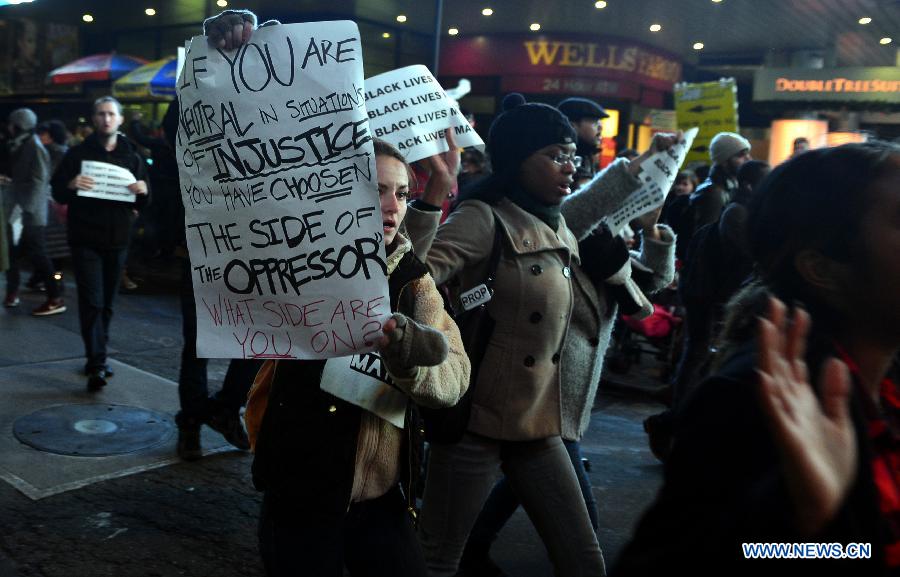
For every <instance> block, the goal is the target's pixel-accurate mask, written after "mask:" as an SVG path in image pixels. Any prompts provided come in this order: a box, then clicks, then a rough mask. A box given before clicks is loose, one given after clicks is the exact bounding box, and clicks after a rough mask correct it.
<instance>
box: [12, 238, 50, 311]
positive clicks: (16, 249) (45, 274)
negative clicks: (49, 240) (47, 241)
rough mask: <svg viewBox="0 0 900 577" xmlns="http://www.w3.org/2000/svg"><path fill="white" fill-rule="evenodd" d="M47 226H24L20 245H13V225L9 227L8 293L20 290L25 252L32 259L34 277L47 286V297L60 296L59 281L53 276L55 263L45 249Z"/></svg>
mask: <svg viewBox="0 0 900 577" xmlns="http://www.w3.org/2000/svg"><path fill="white" fill-rule="evenodd" d="M45 228H46V227H43V226H35V225H32V224H26V225H24V226H23V227H22V237H21V238H20V239H19V244H18V245H13V236H12V227H11V226H10V227H8V228H7V243H8V244H7V246H8V247H9V270H7V271H6V294H10V295H11V294H15V293H17V292H19V284H20V283H21V273H20V271H19V260H20V259H21V258H22V255H23V254H27V255H28V257H29V258H30V259H31V266H32V269H33V271H34V277H35V278H36V279H39V280H40V281H41V282H43V283H44V285H45V286H46V287H47V298H48V299H56V298H59V283H57V282H56V279H55V278H53V272H54V271H53V263H52V262H50V259H49V258H48V257H47V252H46V250H45V249H44V230H45Z"/></svg>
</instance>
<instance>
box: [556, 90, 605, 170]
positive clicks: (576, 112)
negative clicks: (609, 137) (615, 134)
mask: <svg viewBox="0 0 900 577" xmlns="http://www.w3.org/2000/svg"><path fill="white" fill-rule="evenodd" d="M557 108H559V111H560V112H562V113H563V114H565V115H566V118H568V119H569V122H570V123H572V127H573V128H574V129H575V133H576V134H577V135H578V142H577V143H576V152H575V154H577V155H578V156H580V157H581V166H579V167H578V168H577V169H576V171H575V182H576V184H580V183H584V182H586V181H588V180H590V179H591V178H593V177H594V174H595V173H596V172H597V169H598V168H599V167H598V166H597V151H598V150H599V149H600V133H601V124H600V121H601V120H603V119H604V118H607V117H608V116H609V114H607V113H606V111H605V110H603V107H602V106H600V105H599V104H597V103H596V102H594V101H593V100H588V99H587V98H577V97H573V98H566V99H565V100H563V101H562V102H560V103H559V106H558V107H557Z"/></svg>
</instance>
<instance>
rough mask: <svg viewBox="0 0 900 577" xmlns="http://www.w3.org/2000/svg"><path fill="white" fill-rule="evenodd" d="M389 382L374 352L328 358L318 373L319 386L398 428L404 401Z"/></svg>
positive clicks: (402, 419)
mask: <svg viewBox="0 0 900 577" xmlns="http://www.w3.org/2000/svg"><path fill="white" fill-rule="evenodd" d="M391 383H392V381H391V377H390V375H388V372H387V368H386V367H385V366H384V363H383V362H382V361H381V357H380V356H378V354H377V353H363V354H359V355H353V356H352V357H340V358H337V359H329V360H328V362H327V363H325V368H324V369H323V370H322V380H321V382H320V385H319V387H320V388H321V389H322V390H323V391H325V392H326V393H331V394H332V395H334V396H335V397H337V398H339V399H343V400H345V401H347V402H348V403H351V404H353V405H356V406H357V407H362V408H363V409H365V410H367V411H369V412H370V413H374V414H376V415H378V416H379V417H381V418H382V419H384V420H385V421H387V422H389V423H391V424H392V425H394V426H395V427H398V428H400V429H402V428H403V424H404V423H405V421H406V405H407V398H406V395H404V394H403V393H402V392H401V391H400V390H398V389H397V388H395V387H394V386H393V384H391Z"/></svg>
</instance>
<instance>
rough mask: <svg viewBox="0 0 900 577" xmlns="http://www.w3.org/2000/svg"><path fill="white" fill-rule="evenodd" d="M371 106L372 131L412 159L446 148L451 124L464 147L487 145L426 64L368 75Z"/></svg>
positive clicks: (370, 124)
mask: <svg viewBox="0 0 900 577" xmlns="http://www.w3.org/2000/svg"><path fill="white" fill-rule="evenodd" d="M366 106H367V107H368V109H369V126H370V127H371V130H372V135H373V136H375V137H376V138H382V139H384V140H386V141H388V142H390V143H391V144H393V145H394V146H396V147H397V148H398V149H399V150H400V152H401V153H403V156H404V157H405V158H406V160H407V162H415V161H417V160H421V159H423V158H427V157H429V156H434V155H435V154H438V153H441V152H446V151H447V141H446V140H445V138H444V130H445V129H447V128H450V127H453V136H454V137H456V144H457V145H458V146H461V147H467V146H474V147H476V148H478V149H479V150H484V141H482V140H481V137H480V136H478V133H477V132H475V131H474V130H472V127H471V126H469V123H468V121H467V120H466V119H465V117H464V116H463V115H462V114H460V112H459V106H458V105H457V104H456V102H454V101H453V100H452V99H450V98H448V97H447V93H446V92H444V89H443V88H441V85H440V84H438V81H437V80H435V78H434V76H433V75H432V74H431V72H430V71H429V70H428V68H426V67H425V66H422V65H421V64H417V65H415V66H407V67H405V68H398V69H397V70H391V71H390V72H385V73H384V74H379V75H378V76H373V77H372V78H367V79H366Z"/></svg>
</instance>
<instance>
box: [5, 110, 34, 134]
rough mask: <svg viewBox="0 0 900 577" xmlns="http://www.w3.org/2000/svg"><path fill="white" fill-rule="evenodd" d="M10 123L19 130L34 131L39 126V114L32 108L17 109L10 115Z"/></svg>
mask: <svg viewBox="0 0 900 577" xmlns="http://www.w3.org/2000/svg"><path fill="white" fill-rule="evenodd" d="M9 123H10V124H12V125H13V126H15V127H16V128H18V129H19V130H22V131H25V130H33V129H34V127H35V126H36V125H37V114H35V113H34V111H32V110H31V109H30V108H17V109H15V110H13V111H12V112H10V113H9Z"/></svg>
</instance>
